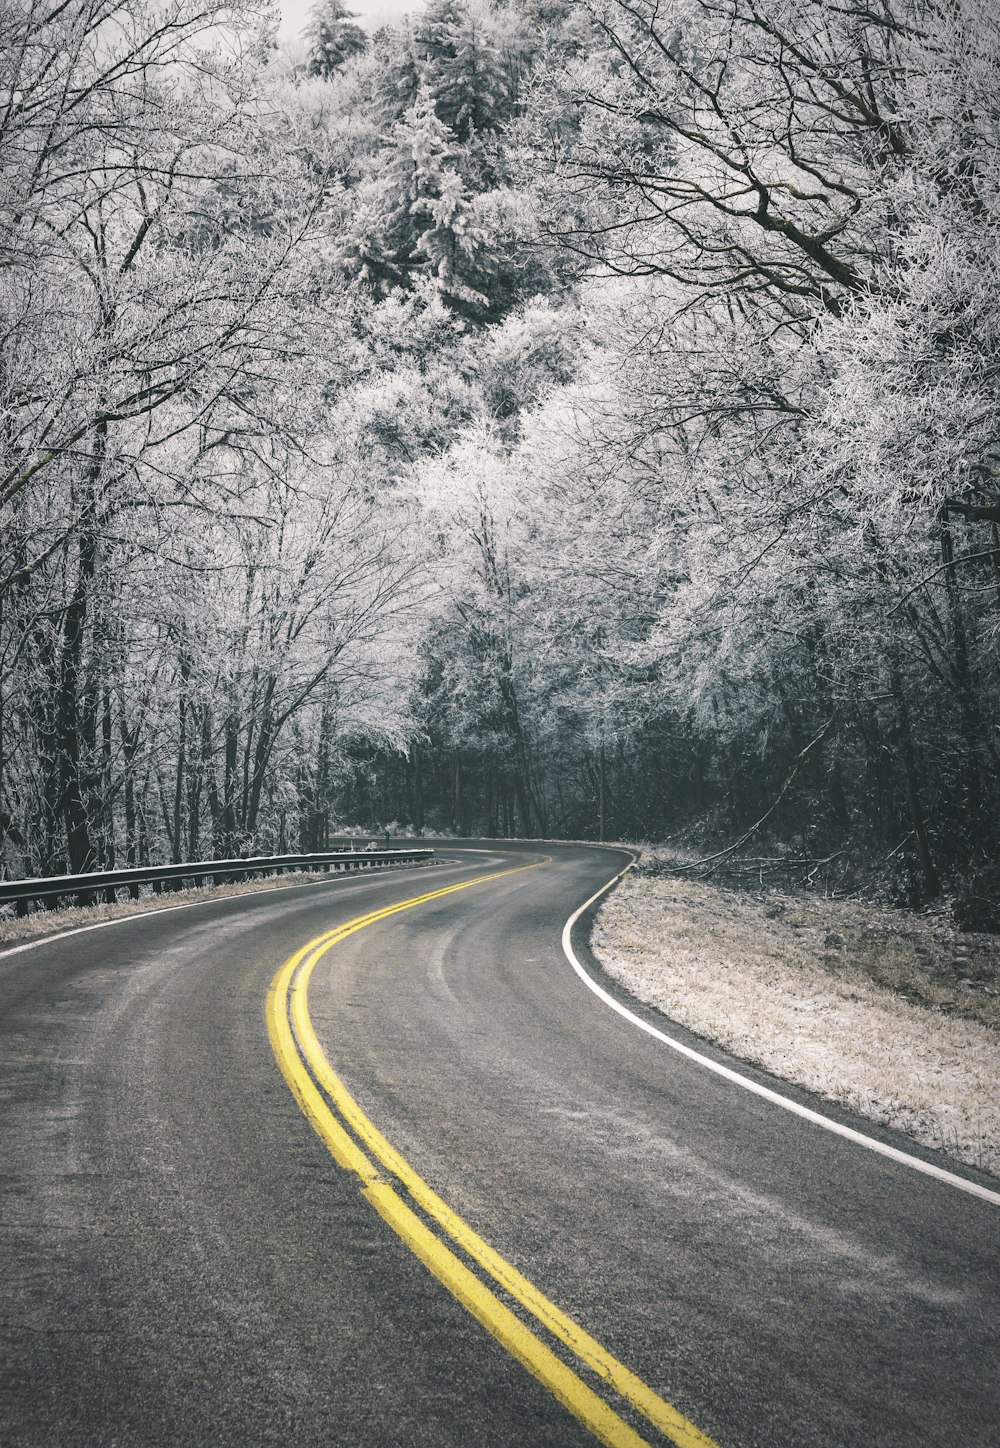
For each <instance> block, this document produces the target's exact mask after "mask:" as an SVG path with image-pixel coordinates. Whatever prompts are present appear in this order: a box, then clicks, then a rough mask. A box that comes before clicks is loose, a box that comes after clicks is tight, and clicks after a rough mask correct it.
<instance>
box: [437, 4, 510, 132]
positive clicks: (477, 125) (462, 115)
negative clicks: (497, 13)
mask: <svg viewBox="0 0 1000 1448" xmlns="http://www.w3.org/2000/svg"><path fill="white" fill-rule="evenodd" d="M491 18H492V12H491V10H490V9H489V8H488V6H486V5H483V4H481V3H475V0H474V3H472V4H469V5H465V4H463V3H462V0H435V3H433V4H431V5H430V6H429V7H428V9H427V12H426V14H425V15H424V16H423V17H422V19H421V21H420V24H419V27H418V29H417V32H416V39H417V45H418V53H419V55H420V59H421V62H422V72H423V79H424V83H425V84H426V86H427V88H428V90H429V91H430V94H431V96H432V97H433V99H434V106H435V109H436V111H437V114H438V115H439V117H440V118H441V120H442V121H444V123H445V124H446V125H447V126H450V128H451V129H452V131H454V133H455V135H456V136H457V137H458V139H459V140H461V141H467V140H468V139H469V138H470V136H472V135H474V134H482V132H484V131H490V130H494V129H495V128H496V127H497V126H498V125H500V123H501V122H502V121H503V120H504V119H505V118H506V117H507V115H508V114H509V111H510V86H509V83H508V80H507V77H506V75H505V74H504V64H503V58H502V56H501V54H500V51H499V48H498V46H497V45H496V43H495V38H494V36H493V35H492V34H491V25H490V21H491Z"/></svg>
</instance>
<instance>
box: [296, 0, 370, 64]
mask: <svg viewBox="0 0 1000 1448" xmlns="http://www.w3.org/2000/svg"><path fill="white" fill-rule="evenodd" d="M304 38H305V41H306V44H307V45H308V48H309V58H308V61H307V68H308V71H309V74H310V75H320V76H331V75H333V73H334V72H335V71H337V70H339V69H340V68H341V66H343V65H346V63H347V62H348V61H349V60H350V59H351V58H352V57H353V56H355V55H360V54H361V53H362V52H363V51H364V50H366V49H367V48H368V36H367V35H366V34H365V32H364V31H363V30H362V29H361V26H360V25H356V24H355V12H354V11H353V10H348V9H346V8H345V6H344V5H343V4H342V3H341V0H318V3H317V4H316V5H314V6H313V8H312V11H311V12H310V16H309V24H308V26H307V27H306V30H305V32H304Z"/></svg>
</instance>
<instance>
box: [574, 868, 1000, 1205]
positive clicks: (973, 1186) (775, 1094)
mask: <svg viewBox="0 0 1000 1448" xmlns="http://www.w3.org/2000/svg"><path fill="white" fill-rule="evenodd" d="M612 848H613V847H612ZM618 848H619V849H620V848H621V846H618ZM635 863H636V861H635V859H633V860H632V861H631V862H630V863H629V864H628V865H626V866H625V869H624V870H619V872H618V874H617V875H615V876H614V878H613V879H611V880H609V881H608V883H607V884H606V885H602V886H601V888H600V889H599V890H598V891H597V892H596V893H595V894H593V895H591V897H590V899H589V900H586V901H584V903H583V904H582V905H581V906H580V908H579V910H576V911H574V913H573V914H572V915H571V916H570V917H569V919H568V920H567V921H566V924H565V925H564V926H563V933H562V947H563V951H564V952H565V955H566V959H567V960H568V961H569V963H570V965H571V966H572V967H573V969H574V970H575V971H576V973H577V975H578V976H579V977H580V979H581V980H582V981H583V983H584V985H586V986H587V987H588V988H589V989H590V990H592V991H593V992H594V994H595V995H596V996H598V997H599V998H600V999H601V1000H602V1001H603V1002H604V1004H605V1005H608V1006H610V1007H611V1009H612V1010H613V1011H617V1012H618V1014H619V1015H620V1016H624V1017H625V1019H626V1020H627V1021H631V1023H632V1024H633V1025H634V1026H638V1027H639V1029H640V1030H641V1031H645V1032H646V1034H647V1035H649V1036H654V1037H655V1038H656V1040H658V1041H662V1042H663V1044H664V1045H665V1046H669V1047H670V1049H671V1050H672V1051H677V1052H678V1054H679V1055H681V1056H686V1057H687V1059H688V1060H689V1061H695V1062H696V1063H697V1064H698V1065H699V1066H704V1067H705V1069H706V1070H707V1071H713V1072H714V1073H715V1075H716V1076H722V1077H723V1078H724V1079H725V1080H726V1081H731V1082H732V1083H733V1084H734V1085H735V1086H741V1087H742V1088H743V1090H744V1091H750V1092H752V1093H753V1095H754V1096H762V1097H763V1098H764V1100H765V1101H770V1102H772V1103H773V1104H774V1105H775V1106H780V1107H782V1109H783V1110H785V1111H790V1112H792V1114H793V1115H794V1116H801V1117H802V1118H803V1120H805V1121H809V1122H811V1123H812V1125H813V1126H821V1127H822V1128H823V1129H824V1131H832V1132H833V1134H834V1135H835V1136H842V1137H844V1138H845V1139H846V1140H847V1141H853V1142H854V1144H855V1145H856V1146H863V1147H867V1149H868V1150H869V1151H877V1152H878V1153H879V1155H880V1156H887V1157H889V1158H890V1160H892V1161H895V1162H898V1163H899V1164H900V1166H908V1167H910V1168H911V1169H912V1170H913V1171H919V1172H923V1173H924V1175H925V1176H930V1177H934V1178H935V1179H936V1180H937V1181H941V1182H947V1184H948V1185H949V1186H952V1187H957V1188H958V1190H959V1191H962V1192H968V1193H969V1194H970V1195H971V1196H974V1197H981V1198H982V1200H983V1201H984V1202H992V1203H993V1205H994V1206H998V1207H1000V1192H995V1191H991V1190H990V1188H989V1187H982V1186H980V1185H979V1183H978V1182H970V1181H968V1180H966V1178H965V1177H960V1176H957V1175H956V1174H955V1173H954V1172H950V1171H946V1170H945V1169H944V1168H943V1167H940V1166H935V1165H934V1164H933V1162H929V1161H922V1160H921V1159H920V1157H919V1156H911V1155H910V1154H909V1152H906V1151H900V1150H899V1148H898V1147H895V1146H889V1145H887V1143H886V1142H884V1141H878V1140H877V1139H876V1138H875V1137H874V1136H866V1135H865V1134H864V1132H863V1131H855V1130H854V1128H853V1127H851V1126H843V1125H842V1124H841V1123H840V1122H839V1121H833V1120H831V1119H830V1117H828V1116H823V1115H821V1114H820V1112H818V1111H812V1110H810V1108H809V1107H808V1106H800V1105H799V1103H798V1102H797V1101H792V1100H791V1099H790V1098H789V1097H788V1096H782V1095H781V1093H780V1092H779V1091H772V1090H771V1088H770V1087H769V1086H762V1085H761V1084H760V1083H759V1082H757V1081H752V1080H751V1079H750V1078H749V1077H748V1076H742V1075H740V1073H739V1072H738V1071H732V1070H730V1068H729V1067H728V1066H723V1065H721V1064H720V1063H719V1062H718V1061H713V1060H712V1059H711V1058H710V1057H708V1056H703V1055H702V1054H701V1052H700V1051H695V1050H692V1048H691V1047H690V1046H685V1045H684V1044H683V1042H681V1041H676V1040H674V1038H673V1037H672V1036H668V1035H667V1034H666V1033H665V1032H664V1031H659V1030H657V1028H656V1027H655V1026H654V1025H651V1024H650V1022H649V1021H644V1020H643V1019H642V1017H641V1016H637V1015H636V1014H635V1013H634V1012H633V1011H630V1010H629V1009H628V1008H627V1006H623V1005H622V1004H621V1002H620V1001H617V1000H615V998H614V996H613V995H610V994H609V993H608V992H607V991H606V990H605V989H604V988H603V986H600V985H598V983H597V981H596V980H594V978H593V977H592V976H590V975H588V974H587V972H586V971H585V970H584V968H583V966H582V965H581V964H580V962H579V960H578V959H577V956H576V952H575V951H574V949H573V943H572V934H573V926H574V925H575V924H576V922H577V921H578V920H579V918H580V916H581V915H582V914H583V913H584V911H585V910H589V909H590V907H591V905H593V904H594V902H595V900H599V899H600V898H601V896H602V895H604V894H606V893H607V891H608V890H610V889H611V887H612V885H616V884H617V883H618V881H619V880H620V879H621V878H622V876H623V875H627V874H628V872H629V870H631V869H632V868H633V866H634V865H635Z"/></svg>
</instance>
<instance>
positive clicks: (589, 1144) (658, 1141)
mask: <svg viewBox="0 0 1000 1448" xmlns="http://www.w3.org/2000/svg"><path fill="white" fill-rule="evenodd" d="M439 854H440V855H441V857H442V858H443V859H444V860H445V861H446V862H447V863H444V864H441V865H439V866H437V867H436V868H433V869H424V870H411V871H403V872H396V873H389V874H384V875H373V876H371V877H369V878H366V879H354V878H350V877H347V878H342V879H337V880H332V881H330V882H328V883H327V882H324V883H321V884H316V885H308V886H299V887H294V888H287V889H282V890H277V891H269V892H265V893H259V894H250V895H245V896H239V897H230V898H226V899H222V898H214V899H213V898H211V897H210V898H208V899H206V901H205V902H204V903H198V904H196V905H194V906H190V907H182V908H179V909H174V910H170V911H164V912H161V913H157V914H154V915H149V916H145V917H142V918H133V919H131V920H125V921H120V922H115V923H114V924H112V925H110V926H105V927H101V928H97V929H92V930H87V931H84V932H81V933H75V934H72V935H70V936H68V937H66V938H63V939H54V940H49V941H45V942H42V943H41V944H38V945H34V946H32V947H30V948H27V949H24V948H22V949H19V950H16V951H13V952H11V951H8V952H6V953H5V954H3V955H2V956H0V992H2V994H0V1000H2V1026H0V1052H2V1062H3V1100H2V1114H0V1140H2V1158H0V1162H2V1174H3V1176H2V1199H0V1201H2V1218H0V1225H2V1241H3V1248H4V1264H3V1271H2V1283H3V1287H2V1295H3V1303H2V1330H0V1442H2V1443H3V1444H5V1445H10V1448H13V1445H15V1444H31V1445H41V1444H46V1445H49V1444H54V1445H59V1444H117V1445H125V1444H128V1445H132V1444H142V1445H158V1444H178V1445H181V1444H183V1445H187V1444H202V1443H204V1444H212V1445H219V1444H248V1445H253V1444H265V1443H266V1444H272V1443H273V1444H279V1443H280V1444H283V1445H294V1444H317V1445H318V1444H337V1445H361V1444H376V1445H380V1444H398V1445H404V1444H405V1445H410V1444H413V1445H418V1444H421V1445H422V1444H427V1445H431V1444H433V1445H455V1448H458V1445H472V1444H476V1445H518V1444H545V1445H550V1444H551V1445H570V1444H586V1443H593V1442H594V1441H595V1438H596V1439H603V1441H605V1442H608V1443H613V1444H622V1445H627V1444H636V1443H639V1442H642V1441H645V1442H648V1443H662V1442H669V1441H671V1440H672V1441H674V1442H676V1443H679V1444H683V1445H686V1448H695V1445H705V1444H708V1443H711V1442H713V1441H714V1442H717V1443H718V1444H720V1445H723V1448H743V1445H747V1448H750V1445H769V1448H774V1445H793V1444H794V1445H837V1448H843V1445H862V1444H864V1445H872V1444H874V1445H879V1448H891V1445H918V1444H919V1445H921V1448H923V1445H929V1444H945V1443H948V1444H953V1443H962V1444H964V1445H970V1444H977V1445H978V1444H982V1445H986V1444H990V1445H995V1444H996V1443H997V1441H998V1422H1000V1391H998V1369H997V1364H998V1363H1000V1314H998V1312H997V1307H998V1303H1000V1291H998V1289H1000V1261H998V1253H997V1246H998V1238H1000V1233H998V1226H1000V1206H997V1205H996V1204H995V1202H993V1201H991V1200H989V1199H988V1198H982V1197H976V1196H974V1195H970V1194H969V1193H967V1192H964V1191H962V1190H960V1189H956V1187H955V1186H953V1185H950V1184H949V1183H947V1182H943V1181H940V1180H936V1179H934V1178H932V1177H927V1176H924V1175H921V1174H920V1173H918V1172H916V1171H914V1170H912V1169H910V1168H909V1167H907V1166H906V1165H905V1164H903V1163H900V1162H897V1161H894V1160H891V1159H887V1158H886V1157H884V1156H881V1155H878V1154H876V1153H875V1152H872V1151H870V1150H866V1149H864V1148H863V1147H861V1146H859V1145H857V1144H855V1143H852V1142H850V1141H845V1140H843V1139H841V1138H838V1137H837V1136H834V1135H831V1134H830V1133H829V1132H827V1131H824V1130H822V1129H820V1128H817V1127H816V1126H815V1125H814V1124H812V1123H810V1122H808V1121H805V1120H802V1119H799V1118H797V1117H795V1116H794V1115H791V1114H789V1113H788V1112H787V1111H784V1110H782V1109H780V1108H779V1107H777V1106H776V1105H775V1104H773V1103H772V1102H769V1101H768V1100H766V1099H761V1098H759V1097H755V1096H753V1095H751V1094H748V1093H747V1092H746V1091H744V1090H741V1089H739V1087H738V1086H735V1085H734V1084H733V1083H731V1082H729V1081H727V1080H725V1079H720V1078H719V1077H718V1076H715V1075H713V1074H712V1073H711V1072H709V1071H708V1070H706V1069H705V1068H704V1067H703V1066H701V1065H699V1064H698V1063H697V1062H695V1061H692V1060H689V1059H685V1058H684V1057H682V1056H679V1055H677V1054H676V1053H675V1052H674V1051H672V1050H670V1049H669V1048H668V1047H666V1046H665V1045H664V1044H663V1043H662V1042H660V1041H658V1040H656V1039H654V1038H651V1037H650V1036H649V1035H647V1034H645V1033H644V1032H643V1031H642V1030H640V1029H638V1028H637V1027H636V1025H635V1024H634V1023H632V1022H630V1021H628V1020H626V1019H623V1018H622V1017H621V1016H619V1015H618V1014H616V1013H615V1011H614V1010H612V1009H610V1008H609V1006H608V1005H607V1004H606V1003H605V1002H603V1001H602V1000H600V999H599V998H598V997H597V996H596V995H595V994H594V993H593V992H592V991H590V990H588V989H587V988H586V986H585V985H584V983H583V982H582V981H581V980H580V979H579V977H578V976H577V975H576V974H575V973H574V971H573V970H572V969H571V966H570V963H569V962H568V959H567V956H566V955H565V954H564V952H563V949H562V947H561V944H560V937H561V933H562V928H563V924H564V922H565V921H566V919H567V917H568V916H569V915H570V914H571V913H572V912H573V911H574V910H575V909H576V908H577V907H578V906H579V905H580V904H581V903H582V902H583V901H585V900H586V899H588V897H589V896H591V895H592V894H593V893H594V891H596V890H597V889H599V887H600V886H601V885H602V884H603V883H604V882H605V881H607V880H608V879H609V878H610V877H611V876H612V875H614V874H615V873H616V872H617V871H618V870H620V869H621V868H622V866H623V865H624V864H625V863H626V861H625V859H624V858H623V855H622V853H621V852H620V851H614V850H611V849H597V848H585V847H573V846H562V845H560V846H544V847H543V846H539V845H528V844H524V845H515V844H504V845H498V846H491V845H489V844H488V843H483V844H481V845H480V846H479V847H478V848H476V849H472V848H470V847H469V846H468V845H467V844H464V845H462V846H455V847H452V846H451V845H448V846H446V847H442V848H441V849H440V850H439ZM483 877H487V878H483ZM473 882H474V883H473ZM453 887H460V888H453ZM428 897H429V898H428ZM403 906H405V908H397V907H403ZM585 927H586V916H585V917H584V918H583V919H582V920H581V922H580V926H579V927H578V929H577V932H576V934H575V935H574V942H575V946H576V952H577V954H578V956H579V957H580V958H581V960H582V961H583V963H584V965H585V966H587V968H588V969H590V970H591V971H592V973H594V974H597V971H596V967H595V966H594V965H593V963H592V961H590V960H589V957H588V955H587V952H586V948H585V944H584V941H585V937H586V928H585ZM604 985H605V987H606V988H607V989H608V990H610V991H612V993H614V994H617V991H616V988H615V987H613V986H611V985H610V984H609V983H608V982H607V981H605V982H604ZM622 999H624V997H622ZM632 1009H634V1010H635V1011H636V1012H637V1013H638V1014H640V1015H641V1016H643V1017H644V1018H645V1019H648V1020H651V1021H652V1020H655V1021H656V1022H657V1023H658V1025H659V1027H660V1028H661V1029H663V1030H665V1031H667V1032H668V1033H670V1034H671V1035H673V1036H675V1037H676V1038H677V1039H680V1040H687V1041H689V1042H691V1043H692V1044H694V1045H695V1046H696V1047H697V1048H698V1049H699V1050H701V1051H704V1052H706V1053H707V1054H708V1055H710V1056H711V1057H712V1058H713V1059H715V1060H725V1059H726V1058H724V1057H723V1056H722V1055H721V1053H717V1052H715V1051H714V1050H712V1048H710V1047H705V1046H704V1045H702V1044H700V1043H698V1042H696V1041H693V1038H690V1037H686V1036H685V1035H684V1033H683V1032H682V1031H680V1030H679V1029H678V1028H676V1027H673V1026H671V1025H669V1024H668V1023H666V1022H664V1021H663V1019H662V1017H657V1016H656V1015H655V1013H653V1012H651V1011H647V1010H645V1009H644V1008H643V1007H636V1006H634V1005H633V1006H632ZM888 1048H889V1049H891V1043H888ZM733 1064H736V1065H737V1069H738V1070H739V1071H740V1072H742V1073H743V1074H745V1075H747V1076H750V1077H753V1079H757V1080H765V1079H766V1078H764V1077H763V1076H762V1075H757V1074H755V1073H754V1072H753V1071H752V1070H751V1069H750V1068H748V1067H746V1066H744V1065H741V1064H738V1063H733ZM780 1090H781V1091H782V1092H783V1093H784V1094H786V1095H789V1096H792V1097H794V1098H795V1099H797V1100H800V1101H803V1102H807V1103H808V1104H810V1105H816V1102H815V1101H811V1100H810V1098H808V1097H807V1096H806V1094H805V1093H796V1092H795V1090H794V1088H790V1087H785V1086H782V1087H780ZM821 1109H822V1110H823V1111H824V1112H825V1113H827V1114H829V1115H836V1113H835V1112H834V1111H833V1109H832V1108H826V1107H821ZM838 1119H840V1120H843V1121H849V1118H848V1117H847V1116H846V1115H843V1114H841V1115H839V1116H838ZM853 1124H855V1125H858V1126H859V1127H860V1128H861V1129H862V1130H864V1131H866V1132H869V1133H871V1132H873V1133H874V1134H875V1135H876V1136H877V1137H878V1138H879V1139H880V1140H882V1141H885V1142H890V1143H894V1144H896V1145H897V1146H902V1147H903V1148H904V1149H905V1150H907V1151H911V1150H913V1148H911V1147H910V1146H909V1145H908V1143H906V1142H905V1141H903V1140H901V1139H899V1138H894V1137H893V1136H892V1135H891V1134H890V1133H885V1132H880V1131H879V1130H878V1129H877V1128H874V1129H873V1128H871V1127H870V1126H868V1125H864V1126H862V1125H861V1123H857V1122H856V1123H853ZM918 1155H921V1156H923V1158H924V1159H925V1160H932V1159H933V1157H932V1154H930V1153H920V1152H919V1151H918ZM955 1170H956V1171H960V1170H961V1169H959V1168H955ZM963 1175H965V1176H967V1177H968V1178H969V1180H972V1181H975V1180H977V1179H976V1178H975V1175H974V1173H964V1172H963ZM978 1180H979V1181H980V1182H981V1183H984V1184H985V1185H987V1186H990V1183H988V1182H986V1179H985V1178H980V1179H978ZM992 1187H993V1189H995V1188H996V1183H992Z"/></svg>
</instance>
